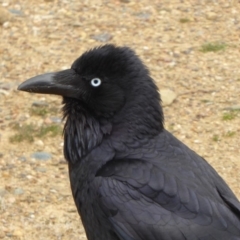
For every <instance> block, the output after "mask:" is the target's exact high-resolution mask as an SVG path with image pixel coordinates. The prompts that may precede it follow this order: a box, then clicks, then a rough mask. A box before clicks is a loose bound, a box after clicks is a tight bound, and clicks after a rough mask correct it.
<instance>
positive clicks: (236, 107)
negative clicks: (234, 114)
mask: <svg viewBox="0 0 240 240" xmlns="http://www.w3.org/2000/svg"><path fill="white" fill-rule="evenodd" d="M224 110H235V111H238V110H240V105H232V106H230V107H226V108H224Z"/></svg>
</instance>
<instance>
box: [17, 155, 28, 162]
mask: <svg viewBox="0 0 240 240" xmlns="http://www.w3.org/2000/svg"><path fill="white" fill-rule="evenodd" d="M18 160H19V161H22V162H25V161H26V160H27V158H26V157H24V156H20V157H19V158H18Z"/></svg>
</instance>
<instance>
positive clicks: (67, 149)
mask: <svg viewBox="0 0 240 240" xmlns="http://www.w3.org/2000/svg"><path fill="white" fill-rule="evenodd" d="M64 108H65V109H64V110H66V106H65V107H64ZM72 109H75V110H74V111H71V110H72ZM67 110H69V111H68V112H65V119H66V123H65V126H64V155H65V158H66V160H67V161H68V162H70V163H73V164H74V163H76V162H77V161H81V160H82V158H83V157H84V156H85V155H87V154H88V153H89V152H90V151H91V150H92V149H94V148H95V147H96V146H97V145H98V144H99V143H100V142H101V141H102V138H103V133H102V131H101V128H100V123H99V122H98V121H97V120H96V119H95V118H94V117H93V116H92V115H91V114H90V113H89V112H87V111H85V109H84V108H78V111H77V112H76V108H72V107H70V108H69V107H67Z"/></svg>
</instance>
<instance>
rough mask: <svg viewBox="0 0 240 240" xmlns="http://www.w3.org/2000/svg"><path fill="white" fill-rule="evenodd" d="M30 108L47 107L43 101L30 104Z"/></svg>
mask: <svg viewBox="0 0 240 240" xmlns="http://www.w3.org/2000/svg"><path fill="white" fill-rule="evenodd" d="M32 106H33V107H46V106H48V103H47V102H44V101H35V102H33V103H32Z"/></svg>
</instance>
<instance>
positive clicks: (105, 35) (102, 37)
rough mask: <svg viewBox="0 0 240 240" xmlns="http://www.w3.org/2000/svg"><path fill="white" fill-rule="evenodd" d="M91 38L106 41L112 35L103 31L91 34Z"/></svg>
mask: <svg viewBox="0 0 240 240" xmlns="http://www.w3.org/2000/svg"><path fill="white" fill-rule="evenodd" d="M91 38H92V39H94V40H97V41H99V42H108V41H109V40H111V39H112V38H113V36H112V35H111V34H109V33H107V32H105V33H100V34H97V35H93V36H91Z"/></svg>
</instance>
